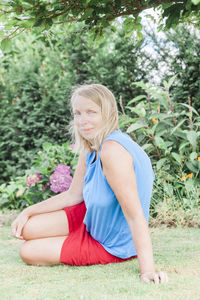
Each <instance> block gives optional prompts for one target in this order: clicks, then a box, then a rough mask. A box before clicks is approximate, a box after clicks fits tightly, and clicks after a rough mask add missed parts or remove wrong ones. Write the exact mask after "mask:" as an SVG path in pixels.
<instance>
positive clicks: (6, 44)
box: [1, 38, 11, 51]
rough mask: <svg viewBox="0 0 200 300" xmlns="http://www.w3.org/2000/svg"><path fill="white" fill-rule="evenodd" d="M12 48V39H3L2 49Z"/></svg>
mask: <svg viewBox="0 0 200 300" xmlns="http://www.w3.org/2000/svg"><path fill="white" fill-rule="evenodd" d="M10 48H11V41H10V39H9V38H5V39H3V40H2V41H1V49H2V51H7V50H10Z"/></svg>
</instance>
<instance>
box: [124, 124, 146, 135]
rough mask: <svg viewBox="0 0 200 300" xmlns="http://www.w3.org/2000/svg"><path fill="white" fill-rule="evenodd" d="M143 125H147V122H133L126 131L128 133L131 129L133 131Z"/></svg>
mask: <svg viewBox="0 0 200 300" xmlns="http://www.w3.org/2000/svg"><path fill="white" fill-rule="evenodd" d="M144 127H147V124H145V123H134V124H132V125H131V126H130V127H129V128H128V129H127V133H130V132H132V131H135V130H137V129H140V128H144Z"/></svg>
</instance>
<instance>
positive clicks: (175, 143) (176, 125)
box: [120, 78, 200, 223]
mask: <svg viewBox="0 0 200 300" xmlns="http://www.w3.org/2000/svg"><path fill="white" fill-rule="evenodd" d="M173 80H174V78H171V79H170V81H169V82H168V83H167V82H164V85H165V89H162V88H161V87H148V86H147V85H145V84H144V83H142V82H138V83H135V84H136V85H139V86H140V87H142V88H143V89H144V90H145V94H144V95H141V96H139V97H136V98H134V99H132V100H131V101H129V103H128V105H127V109H129V111H130V113H129V114H128V115H125V114H123V115H121V116H120V127H121V128H123V129H124V130H126V131H127V133H129V134H130V135H131V136H132V138H133V139H134V140H135V141H136V142H138V143H139V144H140V145H142V148H143V149H144V150H145V151H146V152H147V154H148V155H149V156H150V158H151V161H152V164H153V168H154V170H155V173H156V180H155V184H154V192H153V196H152V202H151V216H152V217H155V218H157V217H158V218H159V217H160V210H161V208H166V209H167V211H168V214H169V213H170V212H171V214H172V213H174V212H175V211H177V209H179V211H180V209H182V211H183V212H185V213H186V212H188V211H191V210H193V211H195V210H197V209H198V207H199V204H200V203H199V196H200V188H199V186H200V185H199V183H200V178H199V173H200V143H199V142H200V130H199V127H200V116H199V114H198V112H197V111H196V110H195V109H194V108H193V107H192V106H190V105H187V104H185V103H174V102H173V101H172V99H171V97H170V94H169V89H170V86H171V85H172V83H173ZM166 203H167V205H165V204H166ZM164 205H165V206H164ZM182 218H183V219H184V220H185V222H186V223H187V221H186V219H185V218H186V215H183V216H182ZM166 220H169V216H168V218H166ZM166 220H165V221H166ZM165 221H164V219H163V222H165ZM171 221H172V223H173V222H175V221H173V218H171ZM166 222H168V221H166Z"/></svg>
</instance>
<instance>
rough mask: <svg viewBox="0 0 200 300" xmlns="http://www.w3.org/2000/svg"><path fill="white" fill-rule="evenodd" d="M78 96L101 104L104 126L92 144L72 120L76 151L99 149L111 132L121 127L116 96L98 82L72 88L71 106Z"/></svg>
mask: <svg viewBox="0 0 200 300" xmlns="http://www.w3.org/2000/svg"><path fill="white" fill-rule="evenodd" d="M77 96H82V97H85V98H88V99H90V100H92V101H93V102H94V103H96V104H97V105H99V106H100V108H101V113H102V119H103V126H102V128H101V129H100V130H99V131H98V132H97V134H96V136H95V138H94V141H93V143H92V144H91V143H90V142H89V141H88V140H86V139H84V138H83V137H82V136H81V135H80V133H79V131H78V129H77V127H76V125H75V124H74V121H71V122H70V126H69V129H70V132H71V134H72V137H73V140H74V143H75V145H74V151H75V152H76V153H77V152H78V153H83V152H93V151H98V150H99V148H100V146H101V144H102V142H103V140H104V139H105V138H106V137H107V136H108V135H109V134H110V133H111V132H113V131H115V130H117V129H119V125H118V109H117V103H116V100H115V97H114V95H113V93H112V92H111V91H110V90H109V89H108V88H107V87H106V86H104V85H101V84H96V83H93V84H84V85H80V86H76V87H75V88H74V89H73V90H72V95H71V107H73V101H74V99H75V98H76V97H77Z"/></svg>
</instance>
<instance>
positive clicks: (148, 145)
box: [142, 144, 154, 150]
mask: <svg viewBox="0 0 200 300" xmlns="http://www.w3.org/2000/svg"><path fill="white" fill-rule="evenodd" d="M149 148H153V149H154V147H153V145H152V144H144V145H143V146H142V149H143V150H146V149H149Z"/></svg>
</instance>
